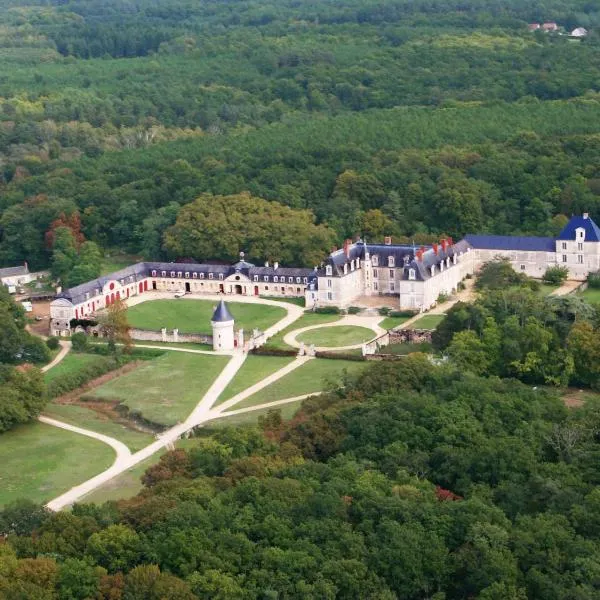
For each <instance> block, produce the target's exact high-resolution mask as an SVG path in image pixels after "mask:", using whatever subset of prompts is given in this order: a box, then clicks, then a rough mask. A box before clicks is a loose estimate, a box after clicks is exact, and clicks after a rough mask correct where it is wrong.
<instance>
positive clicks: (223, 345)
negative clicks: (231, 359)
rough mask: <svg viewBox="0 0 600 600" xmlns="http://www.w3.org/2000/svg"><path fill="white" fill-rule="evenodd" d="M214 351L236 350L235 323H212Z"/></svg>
mask: <svg viewBox="0 0 600 600" xmlns="http://www.w3.org/2000/svg"><path fill="white" fill-rule="evenodd" d="M210 324H211V325H212V333H213V350H215V351H218V350H225V351H229V350H233V349H234V348H235V333H234V329H233V328H234V321H233V319H232V320H231V321H216V322H215V321H211V322H210Z"/></svg>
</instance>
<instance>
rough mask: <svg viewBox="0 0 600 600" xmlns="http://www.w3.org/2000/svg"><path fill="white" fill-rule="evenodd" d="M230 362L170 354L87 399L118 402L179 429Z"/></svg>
mask: <svg viewBox="0 0 600 600" xmlns="http://www.w3.org/2000/svg"><path fill="white" fill-rule="evenodd" d="M228 360H229V357H227V356H217V355H214V356H211V355H209V354H190V353H186V352H166V353H165V354H164V355H163V356H160V357H159V358H156V359H155V360H152V361H148V362H146V363H145V364H143V365H141V366H140V367H139V368H137V369H135V370H134V371H131V372H130V373H127V374H125V375H122V376H121V377H117V378H116V379H113V380H112V381H109V382H107V383H105V384H104V385H102V386H100V387H98V388H96V389H94V390H92V391H91V392H89V393H88V394H86V395H85V396H84V399H85V398H90V399H97V400H118V401H120V402H122V403H123V404H124V405H125V406H127V407H128V408H129V410H130V411H133V412H136V413H141V415H142V416H143V417H144V418H145V419H148V420H149V421H152V422H153V423H159V424H161V425H165V426H171V425H175V424H177V423H178V422H180V421H184V420H185V418H186V417H187V416H188V415H189V414H190V413H191V412H192V409H193V408H194V407H195V406H196V404H198V402H200V400H201V399H202V396H204V394H205V393H206V391H207V390H208V388H209V387H210V385H211V384H212V382H213V381H214V380H215V379H216V377H217V376H218V375H219V373H220V372H221V371H222V369H223V368H224V367H225V365H226V364H227V361H228Z"/></svg>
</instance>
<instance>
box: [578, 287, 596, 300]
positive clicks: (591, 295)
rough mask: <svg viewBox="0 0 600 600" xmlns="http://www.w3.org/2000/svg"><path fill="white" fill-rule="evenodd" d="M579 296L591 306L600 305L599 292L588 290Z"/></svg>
mask: <svg viewBox="0 0 600 600" xmlns="http://www.w3.org/2000/svg"><path fill="white" fill-rule="evenodd" d="M581 295H582V296H583V297H584V298H585V300H586V301H587V302H591V303H592V304H600V290H597V289H591V288H588V289H587V290H585V291H584V292H581Z"/></svg>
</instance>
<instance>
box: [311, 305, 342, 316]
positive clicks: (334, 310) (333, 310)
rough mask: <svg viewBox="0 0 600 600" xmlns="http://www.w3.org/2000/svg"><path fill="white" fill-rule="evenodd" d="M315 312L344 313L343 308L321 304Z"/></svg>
mask: <svg viewBox="0 0 600 600" xmlns="http://www.w3.org/2000/svg"><path fill="white" fill-rule="evenodd" d="M314 312H316V313H318V314H320V315H339V314H342V310H341V309H339V308H338V307H337V306H320V307H319V308H315V310H314Z"/></svg>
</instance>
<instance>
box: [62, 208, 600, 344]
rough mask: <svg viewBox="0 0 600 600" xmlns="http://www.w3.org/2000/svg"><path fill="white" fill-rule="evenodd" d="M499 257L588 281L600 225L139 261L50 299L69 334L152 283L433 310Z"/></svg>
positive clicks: (585, 219) (535, 271)
mask: <svg viewBox="0 0 600 600" xmlns="http://www.w3.org/2000/svg"><path fill="white" fill-rule="evenodd" d="M497 256H503V257H506V258H508V259H509V260H510V262H511V264H512V265H513V267H514V268H515V270H517V271H519V272H522V273H525V274H527V275H529V276H531V277H537V278H540V277H542V276H543V275H544V272H545V271H546V269H547V268H548V267H550V266H556V265H561V266H565V267H567V268H568V269H569V277H570V278H571V279H575V280H581V281H583V280H585V278H586V277H587V276H588V274H589V273H591V272H595V271H598V270H600V228H599V227H598V226H597V225H596V223H594V221H593V220H592V219H591V218H590V217H589V215H588V214H584V215H583V216H580V217H579V216H578V217H573V218H572V219H571V220H570V221H569V223H568V224H567V225H566V226H565V228H564V229H563V230H562V231H561V233H560V234H559V236H558V237H557V238H546V237H524V236H497V235H467V236H465V238H464V239H463V240H461V241H459V242H456V243H455V242H454V241H453V240H452V239H451V238H444V239H442V240H440V242H439V243H436V244H432V245H431V246H428V247H424V246H421V247H420V248H416V247H415V246H407V245H397V244H392V241H391V238H386V240H385V243H383V244H367V243H366V242H365V241H363V240H360V239H359V240H357V241H356V242H352V241H351V240H347V241H346V242H345V243H344V246H343V248H342V249H340V250H335V251H334V252H332V253H331V254H330V255H329V256H328V258H327V259H326V260H325V262H324V263H323V264H322V265H321V266H319V267H315V268H314V269H306V268H295V267H282V266H279V264H278V263H276V262H275V263H273V264H272V265H269V264H268V263H266V264H265V265H264V266H256V265H254V264H252V263H249V262H247V261H245V260H244V256H243V254H242V256H241V257H240V261H238V262H237V263H235V264H233V265H223V264H188V263H160V262H141V263H137V264H135V265H132V266H130V267H127V268H125V269H122V270H120V271H117V272H116V273H112V274H110V275H106V276H104V277H100V278H98V279H95V280H93V281H90V282H88V283H84V284H82V285H79V286H77V287H74V288H71V289H69V290H66V291H64V292H62V293H61V294H59V296H58V297H57V299H56V300H55V301H54V302H52V305H51V333H52V334H53V335H69V334H70V332H71V323H72V321H73V320H80V319H85V318H88V317H90V316H91V315H93V314H94V313H95V312H96V311H98V310H100V309H103V308H105V307H106V306H108V305H110V304H111V303H113V302H115V300H117V299H127V298H129V297H131V296H136V295H139V294H145V293H147V292H151V291H153V290H156V291H163V292H174V293H182V294H183V293H191V294H202V293H212V294H214V293H221V294H226V295H229V294H234V295H235V294H238V295H246V296H275V297H286V296H296V297H304V298H305V302H306V306H307V307H309V308H310V307H312V306H315V305H316V306H338V307H341V308H346V307H348V306H351V305H352V304H353V303H357V302H358V301H359V300H360V298H362V297H364V296H389V298H390V301H389V305H390V306H395V307H396V308H399V309H409V310H416V311H421V310H427V309H428V308H430V307H431V306H433V305H434V304H435V303H436V301H437V299H438V297H439V296H440V294H451V293H453V292H454V291H456V289H457V287H458V284H459V283H460V282H461V281H462V280H463V279H464V278H465V277H466V276H467V275H469V274H471V273H473V272H474V271H475V270H476V269H477V268H478V267H479V266H480V265H481V264H482V263H484V262H486V261H488V260H491V259H493V258H495V257H497Z"/></svg>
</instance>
